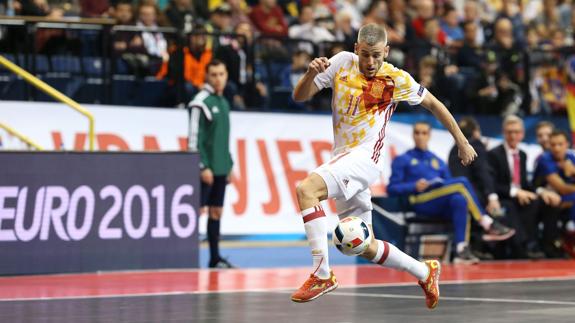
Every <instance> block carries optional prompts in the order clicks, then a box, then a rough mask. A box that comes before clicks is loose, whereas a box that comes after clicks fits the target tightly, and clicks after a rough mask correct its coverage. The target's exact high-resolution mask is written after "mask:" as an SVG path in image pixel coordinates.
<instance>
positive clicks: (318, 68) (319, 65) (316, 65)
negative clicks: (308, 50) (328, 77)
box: [307, 57, 330, 75]
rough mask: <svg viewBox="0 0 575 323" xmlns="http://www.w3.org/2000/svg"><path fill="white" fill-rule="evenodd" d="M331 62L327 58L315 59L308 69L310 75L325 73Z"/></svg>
mask: <svg viewBox="0 0 575 323" xmlns="http://www.w3.org/2000/svg"><path fill="white" fill-rule="evenodd" d="M329 65H330V62H329V60H328V59H327V57H318V58H315V59H314V60H313V61H311V63H309V66H308V68H307V71H308V73H313V74H314V75H316V74H319V73H323V72H325V70H326V69H327V68H328V67H329Z"/></svg>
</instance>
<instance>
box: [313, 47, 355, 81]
mask: <svg viewBox="0 0 575 323" xmlns="http://www.w3.org/2000/svg"><path fill="white" fill-rule="evenodd" d="M350 55H351V53H349V52H339V53H337V54H335V55H334V56H333V57H332V58H330V59H329V63H330V64H329V67H328V68H327V69H326V70H325V72H323V73H319V74H318V75H316V76H315V78H314V79H313V82H314V83H315V85H316V86H317V88H318V89H320V90H321V89H325V88H328V87H333V79H334V77H335V73H336V72H337V71H338V70H339V68H340V67H341V66H342V65H343V64H344V63H345V62H346V61H347V60H349V59H350Z"/></svg>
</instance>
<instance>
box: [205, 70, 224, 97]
mask: <svg viewBox="0 0 575 323" xmlns="http://www.w3.org/2000/svg"><path fill="white" fill-rule="evenodd" d="M206 81H207V82H208V84H209V85H211V86H212V87H213V88H214V91H215V92H216V93H217V94H219V95H221V94H222V93H224V88H225V87H226V82H227V81H228V70H227V69H226V66H225V65H224V64H220V65H214V66H210V68H209V69H208V73H207V75H206Z"/></svg>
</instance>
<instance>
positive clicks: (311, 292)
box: [291, 271, 337, 303]
mask: <svg viewBox="0 0 575 323" xmlns="http://www.w3.org/2000/svg"><path fill="white" fill-rule="evenodd" d="M336 288H337V279H335V275H334V274H333V271H331V272H330V276H329V278H328V279H320V278H319V277H317V276H316V275H314V274H311V275H309V278H308V279H307V280H306V281H305V283H303V285H302V286H301V287H300V288H299V289H298V290H297V291H295V292H294V293H293V294H292V295H291V300H292V301H294V302H296V303H305V302H309V301H313V300H314V299H316V298H318V297H320V296H321V295H323V294H327V293H329V292H331V291H332V290H334V289H336Z"/></svg>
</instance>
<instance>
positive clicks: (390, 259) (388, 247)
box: [371, 240, 429, 281]
mask: <svg viewBox="0 0 575 323" xmlns="http://www.w3.org/2000/svg"><path fill="white" fill-rule="evenodd" d="M371 262H373V263H376V264H379V265H382V266H384V267H389V268H393V269H397V270H401V271H407V272H408V273H410V274H412V275H413V276H415V277H416V278H417V279H418V280H423V281H424V280H426V279H427V276H429V268H427V265H426V264H425V263H423V262H421V261H417V260H415V259H413V258H412V257H410V256H409V255H408V254H405V253H403V252H402V251H401V250H399V249H397V247H396V246H394V245H392V244H391V243H388V242H387V241H381V240H377V253H376V255H375V257H373V259H371Z"/></svg>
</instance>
